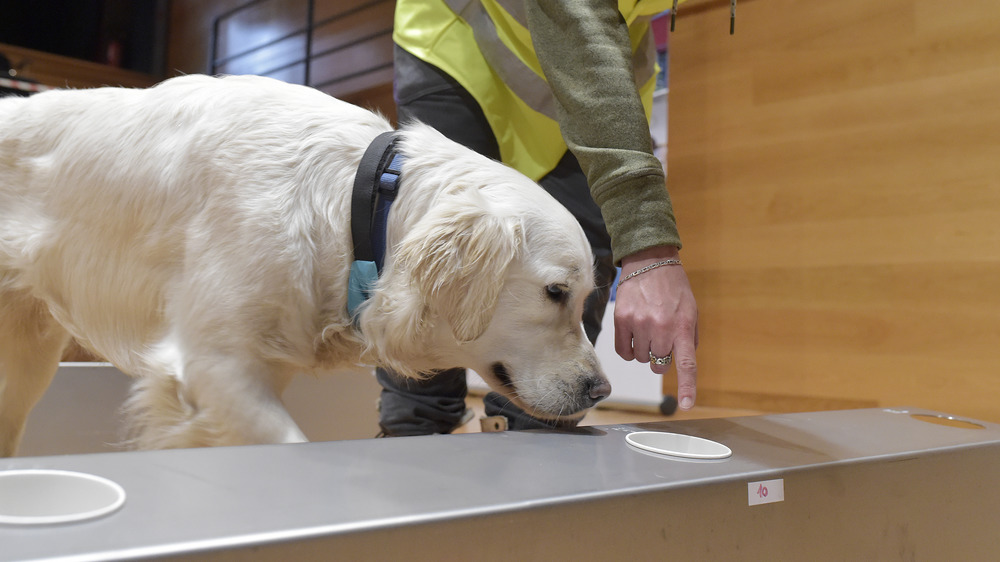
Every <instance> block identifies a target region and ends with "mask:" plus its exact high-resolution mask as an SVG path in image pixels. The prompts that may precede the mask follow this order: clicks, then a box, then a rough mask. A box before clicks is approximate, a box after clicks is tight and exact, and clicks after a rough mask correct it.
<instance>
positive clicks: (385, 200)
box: [351, 131, 403, 272]
mask: <svg viewBox="0 0 1000 562" xmlns="http://www.w3.org/2000/svg"><path fill="white" fill-rule="evenodd" d="M395 148H396V132H395V131H389V132H386V133H382V134H380V135H379V136H377V137H375V140H373V141H372V143H371V144H370V145H368V149H367V150H365V154H364V156H362V157H361V163H360V164H358V172H357V175H356V176H355V177H354V193H353V196H352V198H351V237H352V238H353V239H354V259H355V260H360V261H371V262H375V265H376V267H377V268H378V271H379V272H381V271H382V264H383V263H384V261H385V243H386V232H385V230H386V226H387V224H388V220H389V208H390V207H391V206H392V202H393V200H395V199H396V193H397V192H398V190H399V179H400V175H401V173H402V166H403V155H402V154H399V153H397V152H396V151H395Z"/></svg>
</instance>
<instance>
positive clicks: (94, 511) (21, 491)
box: [0, 469, 125, 525]
mask: <svg viewBox="0 0 1000 562" xmlns="http://www.w3.org/2000/svg"><path fill="white" fill-rule="evenodd" d="M124 503H125V490H124V489H122V487H121V486H119V485H118V484H116V483H114V482H112V481H110V480H108V479H106V478H102V477H100V476H94V475H93V474H85V473H82V472H69V471H65V470H40V469H33V470H5V471H0V524H10V525H40V524H52V523H69V522H74V521H85V520H87V519H94V518H96V517H100V516H102V515H107V514H108V513H112V512H113V511H115V510H117V509H118V508H120V507H121V506H122V505H123V504H124Z"/></svg>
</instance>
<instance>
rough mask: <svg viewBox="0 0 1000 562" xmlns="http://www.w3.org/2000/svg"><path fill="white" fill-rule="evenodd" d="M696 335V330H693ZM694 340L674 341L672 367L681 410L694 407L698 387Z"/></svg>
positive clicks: (682, 339)
mask: <svg viewBox="0 0 1000 562" xmlns="http://www.w3.org/2000/svg"><path fill="white" fill-rule="evenodd" d="M695 334H697V328H695ZM696 339H697V336H696V335H695V336H694V338H679V339H677V340H675V341H674V365H675V366H676V368H677V403H678V404H679V405H680V408H681V409H682V410H690V409H691V407H692V406H694V402H695V397H696V394H697V392H696V388H697V385H698V363H697V361H696V360H695V346H696V345H697V344H696V343H695V342H696Z"/></svg>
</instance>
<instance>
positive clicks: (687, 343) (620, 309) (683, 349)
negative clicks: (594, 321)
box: [615, 246, 698, 410]
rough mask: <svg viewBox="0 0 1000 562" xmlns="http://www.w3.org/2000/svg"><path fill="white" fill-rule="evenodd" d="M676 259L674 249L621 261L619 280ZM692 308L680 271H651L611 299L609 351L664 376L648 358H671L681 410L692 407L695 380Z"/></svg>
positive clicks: (694, 314)
mask: <svg viewBox="0 0 1000 562" xmlns="http://www.w3.org/2000/svg"><path fill="white" fill-rule="evenodd" d="M670 259H679V256H678V252H677V248H676V247H674V246H657V247H655V248H650V249H648V250H643V251H641V252H637V253H635V254H632V255H630V256H627V257H625V258H623V259H622V276H621V278H622V279H624V278H625V277H626V276H627V275H629V274H630V273H632V272H634V271H637V270H639V269H641V268H643V267H646V266H648V265H652V264H654V263H657V262H661V261H664V260H670ZM697 347H698V306H697V304H695V301H694V294H693V293H692V292H691V284H690V283H688V278H687V274H686V273H685V272H684V268H683V267H682V266H680V265H665V266H662V267H657V268H655V269H651V270H649V271H646V272H645V273H641V274H639V275H636V276H635V277H632V278H631V279H629V280H627V281H625V282H623V283H622V284H621V286H619V287H618V293H617V296H616V297H615V351H617V352H618V355H620V356H621V357H622V359H625V360H626V361H631V360H633V359H635V360H636V361H639V362H640V363H650V369H651V370H652V371H653V372H654V373H659V374H664V373H666V372H667V371H668V370H669V369H670V365H669V364H663V365H657V364H655V362H651V361H650V357H649V356H650V353H652V354H653V356H654V357H657V358H664V357H668V356H669V357H672V363H674V364H676V365H677V400H678V402H679V403H680V407H681V409H682V410H687V409H690V408H691V407H692V406H694V399H695V387H696V382H697V376H698V369H697V363H696V362H695V349H696V348H697Z"/></svg>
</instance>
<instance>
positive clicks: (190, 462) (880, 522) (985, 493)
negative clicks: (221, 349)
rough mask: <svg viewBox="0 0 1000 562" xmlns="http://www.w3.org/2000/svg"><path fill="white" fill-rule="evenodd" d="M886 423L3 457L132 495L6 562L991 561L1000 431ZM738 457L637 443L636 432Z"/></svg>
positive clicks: (818, 417)
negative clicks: (94, 479)
mask: <svg viewBox="0 0 1000 562" xmlns="http://www.w3.org/2000/svg"><path fill="white" fill-rule="evenodd" d="M910 412H921V411H920V410H909V409H905V408H899V409H870V410H851V411H836V412H820V413H803V414H787V415H769V416H754V417H744V418H727V419H708V420H690V421H676V422H663V423H652V424H637V425H616V426H601V427H591V428H580V429H578V430H576V431H575V432H572V433H557V432H545V431H529V432H506V433H490V434H469V435H454V436H451V435H445V436H429V437H409V438H397V439H370V440H357V441H341V442H328V443H310V444H302V445H273V446H255V447H231V448H216V449H189V450H175V451H154V452H134V453H105V454H91V455H68V456H61V457H35V458H15V459H5V460H0V470H9V469H17V468H57V469H65V470H74V471H81V472H86V473H90V474H95V475H98V476H103V477H105V478H108V479H111V480H113V481H115V482H117V483H118V484H120V485H121V486H122V487H124V489H125V490H126V493H127V499H126V502H125V504H124V507H122V508H121V509H120V510H119V511H117V512H115V513H113V514H111V515H108V516H105V517H103V518H101V519H96V520H92V521H89V522H83V523H76V524H61V525H49V526H37V527H17V526H11V525H0V560H5V561H6V560H35V559H59V560H125V559H141V558H155V557H174V558H184V557H188V556H190V557H193V558H197V559H199V560H237V559H238V560H244V559H253V560H471V559H478V560H483V559H485V560H493V559H496V560H567V559H578V560H666V559H685V560H790V559H798V560H824V559H829V560H879V559H891V560H897V559H911V558H915V559H928V560H946V559H947V560H986V559H997V558H998V557H1000V517H998V515H1000V514H998V510H1000V426H997V425H995V424H990V423H985V422H981V426H982V427H981V428H979V429H968V428H960V427H948V426H942V425H937V424H932V423H927V422H924V421H920V420H917V419H915V418H913V417H911V415H910ZM640 429H642V430H659V431H670V432H676V433H684V434H689V435H695V436H699V437H703V438H707V439H712V440H715V441H718V442H721V443H723V444H725V445H727V446H729V447H730V448H731V449H732V450H733V456H732V457H730V458H728V459H724V460H717V461H695V460H682V459H678V458H672V457H665V456H661V455H654V454H651V453H645V452H641V451H639V450H637V449H634V448H632V447H631V446H629V445H628V444H626V442H625V435H626V434H627V433H628V432H631V431H636V430H640Z"/></svg>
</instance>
